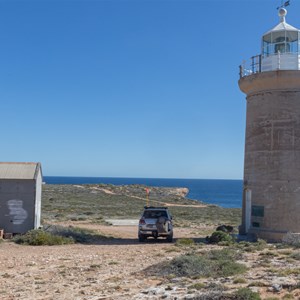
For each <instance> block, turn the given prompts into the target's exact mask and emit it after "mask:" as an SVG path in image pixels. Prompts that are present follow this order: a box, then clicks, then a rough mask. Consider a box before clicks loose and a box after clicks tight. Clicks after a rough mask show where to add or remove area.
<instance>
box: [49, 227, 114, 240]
mask: <svg viewBox="0 0 300 300" xmlns="http://www.w3.org/2000/svg"><path fill="white" fill-rule="evenodd" d="M45 230H46V231H47V232H50V233H52V234H54V235H59V236H62V237H66V238H72V239H73V240H74V241H75V242H76V243H81V244H90V243H97V242H98V241H100V240H104V239H108V238H109V237H107V236H104V235H100V234H98V233H97V232H95V231H94V230H90V229H83V228H79V227H73V226H69V227H63V226H48V227H45Z"/></svg>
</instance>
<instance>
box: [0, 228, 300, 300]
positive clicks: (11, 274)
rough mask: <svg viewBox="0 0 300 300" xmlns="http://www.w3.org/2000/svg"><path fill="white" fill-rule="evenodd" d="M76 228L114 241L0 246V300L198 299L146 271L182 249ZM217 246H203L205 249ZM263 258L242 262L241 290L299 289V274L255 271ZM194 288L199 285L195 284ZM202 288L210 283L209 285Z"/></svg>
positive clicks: (179, 233)
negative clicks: (109, 237)
mask: <svg viewBox="0 0 300 300" xmlns="http://www.w3.org/2000/svg"><path fill="white" fill-rule="evenodd" d="M64 225H65V226H66V225H74V223H73V222H69V223H64ZM75 225H76V226H78V227H81V228H84V227H85V228H88V229H94V230H97V231H98V232H99V233H101V234H105V235H110V236H113V237H115V239H107V240H103V241H102V242H100V243H98V244H94V245H82V244H73V245H63V246H23V245H17V244H15V243H13V242H8V241H5V242H3V243H1V244H0V259H1V269H0V299H1V300H15V299H30V300H36V299H37V300H38V299H40V300H50V299H53V300H54V299H55V300H56V299H57V300H61V299H66V300H69V299H70V300H73V299H75V300H77V299H78V300H79V299H80V300H81V299H82V300H88V299H92V300H96V299H97V300H100V299H114V300H115V299H116V300H117V299H128V300H129V299H134V300H139V299H152V300H155V299H167V300H175V299H177V300H179V299H180V300H181V299H197V298H191V293H190V291H189V289H188V287H187V286H188V285H189V282H188V281H185V282H184V283H182V282H181V281H182V280H181V279H179V278H174V281H173V282H171V283H170V282H168V283H166V282H165V281H164V278H160V277H149V276H147V275H146V274H145V272H144V270H145V269H146V268H147V267H149V266H152V265H155V264H159V263H161V262H163V261H166V260H171V259H172V258H174V257H176V256H178V255H180V254H182V253H184V249H180V248H178V247H176V246H175V245H174V243H173V244H171V243H167V242H166V241H165V240H158V241H157V242H155V241H154V240H153V239H152V240H149V241H147V242H145V243H139V242H138V240H137V226H105V225H97V224H86V223H84V222H83V223H78V222H77V223H76V224H75ZM202 229H203V232H205V230H207V229H209V228H207V227H203V228H201V226H200V227H197V228H176V229H175V230H174V237H175V240H176V239H178V238H187V237H189V238H199V232H201V230H202ZM213 247H215V246H212V245H205V249H206V250H209V249H211V248H213ZM259 255H261V254H258V253H257V254H255V253H249V254H246V257H245V259H244V263H246V264H247V266H248V267H249V271H248V272H247V273H246V274H244V275H243V278H244V279H245V284H242V286H249V283H251V282H255V283H256V286H255V287H253V289H254V290H256V291H258V292H259V293H260V294H261V295H263V297H262V298H263V299H267V298H268V297H273V299H282V298H283V296H284V295H286V294H287V293H288V291H287V289H285V290H283V289H282V290H278V291H276V292H274V289H276V286H284V285H288V284H290V285H291V286H292V285H295V284H297V280H299V278H300V277H299V276H300V275H299V276H298V275H295V276H294V275H293V276H285V277H282V278H278V276H276V275H274V274H272V272H271V273H270V271H266V270H264V269H263V268H261V267H259V266H257V261H258V259H259ZM297 265H298V267H299V263H298V262H296V265H295V262H291V263H290V265H287V262H286V261H284V260H282V258H281V256H280V255H279V256H274V257H272V259H271V261H270V267H273V268H283V267H287V268H289V269H291V268H295V267H297ZM270 267H268V268H270ZM212 280H213V281H215V280H214V279H212ZM257 282H259V283H260V285H259V286H257ZM192 283H195V282H193V281H192V280H191V282H190V284H192ZM204 283H205V284H211V282H209V281H204ZM214 283H217V284H227V285H228V286H229V288H230V286H231V288H232V289H236V288H237V286H236V285H233V284H232V279H230V278H222V279H220V280H218V281H215V282H214ZM274 296H275V298H274ZM186 297H190V298H186ZM289 299H300V290H299V289H297V290H294V291H293V298H289Z"/></svg>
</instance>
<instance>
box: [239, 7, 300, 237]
mask: <svg viewBox="0 0 300 300" xmlns="http://www.w3.org/2000/svg"><path fill="white" fill-rule="evenodd" d="M278 14H279V18H280V22H279V24H278V25H277V26H275V27H274V28H273V29H271V30H270V31H268V32H267V33H265V34H264V35H263V37H262V46H261V54H260V55H257V56H254V57H252V58H251V63H250V65H249V67H247V66H246V65H245V64H243V65H242V66H240V80H239V87H240V89H241V90H242V92H244V93H245V94H246V95H247V97H246V99H247V120H246V137H245V164H244V193H243V210H242V224H241V226H240V233H241V234H254V235H256V236H257V237H259V238H264V239H267V240H269V241H281V240H282V238H283V237H284V236H285V235H286V234H287V233H294V234H296V235H298V234H300V31H299V30H298V29H297V28H295V27H293V26H291V25H289V24H287V23H286V21H285V18H286V14H287V11H286V9H285V8H283V7H282V8H280V9H279V10H278Z"/></svg>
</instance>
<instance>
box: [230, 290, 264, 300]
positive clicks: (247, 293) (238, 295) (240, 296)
mask: <svg viewBox="0 0 300 300" xmlns="http://www.w3.org/2000/svg"><path fill="white" fill-rule="evenodd" d="M233 299H235V300H260V299H261V298H260V296H259V294H258V293H255V292H252V291H251V290H250V289H248V288H240V289H238V290H237V291H236V292H235V293H234V294H233Z"/></svg>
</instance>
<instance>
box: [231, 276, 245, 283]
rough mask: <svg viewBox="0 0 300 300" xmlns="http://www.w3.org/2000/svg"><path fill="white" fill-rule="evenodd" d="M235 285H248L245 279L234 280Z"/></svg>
mask: <svg viewBox="0 0 300 300" xmlns="http://www.w3.org/2000/svg"><path fill="white" fill-rule="evenodd" d="M233 283H234V284H241V283H247V280H246V279H245V278H241V277H238V278H235V279H234V280H233Z"/></svg>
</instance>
